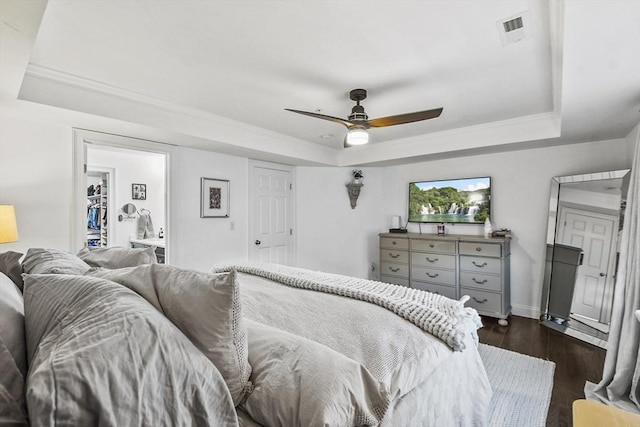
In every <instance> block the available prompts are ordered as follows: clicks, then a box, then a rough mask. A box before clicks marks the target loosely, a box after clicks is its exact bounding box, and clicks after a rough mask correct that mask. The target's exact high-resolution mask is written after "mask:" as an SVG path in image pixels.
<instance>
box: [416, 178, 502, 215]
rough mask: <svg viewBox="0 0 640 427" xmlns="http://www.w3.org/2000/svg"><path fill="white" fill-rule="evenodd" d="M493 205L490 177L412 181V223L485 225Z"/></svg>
mask: <svg viewBox="0 0 640 427" xmlns="http://www.w3.org/2000/svg"><path fill="white" fill-rule="evenodd" d="M490 202H491V178H490V177H481V178H464V179H450V180H443V181H418V182H411V183H409V222H446V223H467V224H482V223H484V221H485V219H487V218H488V217H489V215H490V209H491V203H490Z"/></svg>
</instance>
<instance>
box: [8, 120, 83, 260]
mask: <svg viewBox="0 0 640 427" xmlns="http://www.w3.org/2000/svg"><path fill="white" fill-rule="evenodd" d="M1 110H3V109H0V111H1ZM71 139H72V130H71V127H69V126H62V125H55V124H51V123H43V122H40V121H37V120H30V119H24V118H17V117H12V116H10V115H7V114H6V111H2V114H0V203H1V204H12V205H14V206H15V210H16V220H17V222H18V234H19V239H20V240H19V241H18V242H15V243H5V244H1V245H0V251H8V250H14V251H19V252H20V251H25V250H26V248H29V247H48V248H61V249H68V248H69V247H70V245H71V221H72V218H71V204H72V199H71V197H72V196H71V194H72V170H73V168H72V162H71V157H72V145H71Z"/></svg>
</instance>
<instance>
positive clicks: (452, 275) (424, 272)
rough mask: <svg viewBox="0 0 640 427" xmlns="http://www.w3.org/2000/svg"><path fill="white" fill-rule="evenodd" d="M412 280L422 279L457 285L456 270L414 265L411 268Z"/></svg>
mask: <svg viewBox="0 0 640 427" xmlns="http://www.w3.org/2000/svg"><path fill="white" fill-rule="evenodd" d="M411 280H412V281H413V280H420V281H425V282H430V283H439V284H443V285H451V286H455V285H456V272H455V270H438V269H436V268H428V267H413V268H412V269H411Z"/></svg>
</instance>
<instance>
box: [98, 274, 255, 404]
mask: <svg viewBox="0 0 640 427" xmlns="http://www.w3.org/2000/svg"><path fill="white" fill-rule="evenodd" d="M87 274H88V275H91V276H94V277H101V278H104V279H108V280H112V281H114V282H117V283H120V284H122V285H124V286H126V287H128V288H130V289H132V290H134V291H136V292H137V293H138V294H140V295H142V296H143V297H144V298H145V299H146V300H147V301H149V302H150V303H151V304H152V305H153V306H154V307H156V308H157V309H158V310H160V311H161V312H162V313H163V314H164V315H165V316H167V318H168V319H169V320H171V321H172V322H173V323H174V324H175V325H176V326H177V327H178V328H180V330H181V331H182V332H183V333H184V334H185V335H186V336H187V337H188V338H189V339H191V341H192V342H193V343H194V344H195V345H196V347H198V348H199V349H200V350H201V351H202V352H203V353H204V354H205V355H206V356H207V357H208V358H209V359H210V360H211V361H212V362H213V363H214V364H215V365H216V367H217V368H218V369H219V370H220V372H221V373H222V376H223V377H224V379H225V381H226V382H227V385H228V387H229V390H230V391H231V396H232V397H233V402H234V403H235V404H236V405H238V404H239V403H240V402H241V401H242V400H243V398H244V397H245V395H246V394H248V393H250V392H251V390H252V389H253V388H252V385H251V381H250V380H249V377H250V376H251V366H250V364H249V360H248V350H247V331H246V327H245V325H244V320H243V318H242V311H241V305H240V290H239V288H238V283H237V281H236V273H235V271H232V272H230V273H221V274H209V273H202V272H199V271H193V270H186V269H180V268H177V267H174V266H171V265H165V264H149V265H142V266H139V267H130V268H122V269H118V270H94V271H90V272H88V273H87Z"/></svg>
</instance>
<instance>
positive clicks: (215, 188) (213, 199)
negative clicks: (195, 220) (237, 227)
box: [200, 178, 229, 218]
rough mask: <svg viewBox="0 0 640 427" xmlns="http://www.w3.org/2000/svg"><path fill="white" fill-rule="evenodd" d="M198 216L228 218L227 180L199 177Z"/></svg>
mask: <svg viewBox="0 0 640 427" xmlns="http://www.w3.org/2000/svg"><path fill="white" fill-rule="evenodd" d="M200 218H229V180H226V179H215V178H201V179H200Z"/></svg>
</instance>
